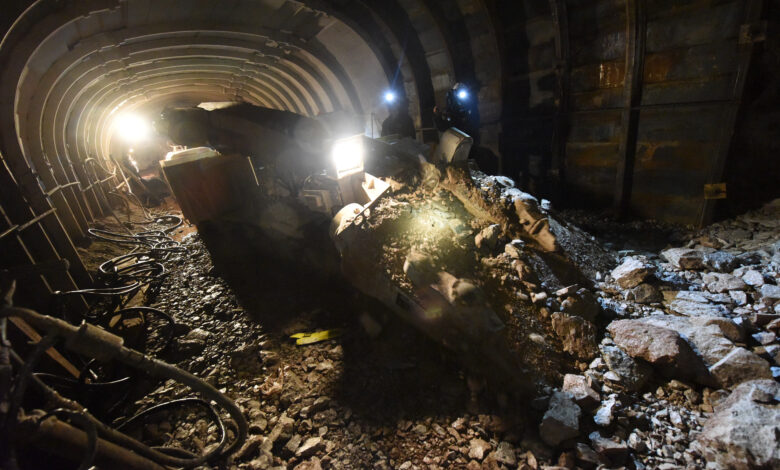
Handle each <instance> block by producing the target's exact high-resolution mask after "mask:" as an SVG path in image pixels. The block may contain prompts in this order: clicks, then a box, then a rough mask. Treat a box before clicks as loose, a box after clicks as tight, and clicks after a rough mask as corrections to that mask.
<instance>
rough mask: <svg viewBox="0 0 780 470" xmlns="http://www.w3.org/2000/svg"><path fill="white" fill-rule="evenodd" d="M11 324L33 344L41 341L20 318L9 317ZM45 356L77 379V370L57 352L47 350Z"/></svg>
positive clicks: (31, 328)
mask: <svg viewBox="0 0 780 470" xmlns="http://www.w3.org/2000/svg"><path fill="white" fill-rule="evenodd" d="M8 319H9V320H10V321H11V323H13V324H14V326H16V327H17V328H19V331H21V332H22V333H24V335H25V336H27V337H28V338H30V340H31V341H33V342H34V343H37V342H38V341H40V340H41V335H39V334H38V332H37V331H35V328H33V327H32V326H30V325H29V324H28V323H27V322H26V321H24V320H22V319H21V318H17V317H9V318H8ZM46 354H47V355H48V356H49V357H50V358H52V359H53V360H54V362H56V363H57V364H59V365H60V366H61V367H62V368H63V369H65V370H66V371H67V372H68V373H69V374H70V375H72V376H73V377H74V378H76V379H77V378H79V370H78V369H77V368H76V366H74V365H73V364H71V362H70V361H69V360H67V359H65V356H63V355H62V354H60V352H59V351H57V350H56V349H54V348H49V349H47V350H46Z"/></svg>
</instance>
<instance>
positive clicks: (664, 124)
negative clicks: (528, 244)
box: [493, 0, 778, 223]
mask: <svg viewBox="0 0 780 470" xmlns="http://www.w3.org/2000/svg"><path fill="white" fill-rule="evenodd" d="M493 3H494V11H495V12H496V21H497V22H498V23H499V24H500V25H501V32H502V34H503V41H504V44H505V48H504V52H505V62H506V67H505V88H504V89H505V97H504V103H505V108H504V127H503V128H504V135H503V136H502V153H503V156H504V159H505V165H504V168H505V169H506V171H507V173H509V174H510V175H514V176H518V175H519V176H520V179H521V180H522V181H523V182H524V184H525V186H526V187H527V188H529V189H530V190H532V191H535V192H537V193H539V194H541V195H543V196H547V197H551V198H553V199H554V200H557V201H559V203H560V204H563V205H569V206H574V207H590V208H610V207H614V208H615V209H616V211H617V212H618V213H621V214H625V213H630V214H632V215H635V216H639V217H643V218H656V219H661V220H666V221H671V222H680V223H700V222H705V221H707V220H710V217H711V215H712V209H713V207H714V202H713V201H708V200H706V199H705V196H704V186H705V184H707V183H719V182H722V181H725V180H726V179H728V178H727V176H724V172H723V168H724V166H726V168H733V167H734V166H735V165H734V163H733V159H734V158H736V157H735V152H734V147H735V145H733V141H732V139H731V138H730V137H731V134H732V133H733V132H734V131H735V129H736V130H737V132H738V136H740V135H743V134H749V135H753V140H754V141H755V140H756V139H758V140H759V141H761V139H766V140H767V141H771V140H772V139H771V138H770V137H771V136H772V135H774V136H777V135H778V131H777V129H776V128H772V127H771V124H770V122H771V118H768V117H765V118H764V119H763V120H760V122H759V123H758V127H759V128H758V129H744V128H742V127H740V125H739V123H740V122H741V120H740V119H737V117H738V114H737V113H738V112H739V111H740V104H741V101H742V97H743V89H744V83H745V79H746V74H747V73H748V72H749V70H750V68H749V66H750V64H751V60H752V59H755V56H759V57H763V56H765V55H768V54H772V52H771V51H770V50H769V49H768V48H767V44H771V43H773V42H772V40H771V38H772V37H773V35H776V29H773V28H772V27H769V28H768V35H769V38H770V39H768V40H765V36H766V35H765V34H764V33H763V31H764V25H765V23H764V21H765V19H766V16H767V10H769V11H770V12H771V11H772V10H773V8H774V9H775V10H776V9H777V7H776V6H770V7H769V8H767V7H768V6H767V5H765V2H763V1H753V0H731V1H725V0H720V1H718V0H685V1H683V0H675V1H672V0H598V1H593V0H589V1H586V0H567V1H564V0H535V1H525V2H510V1H503V0H497V1H495V2H493ZM770 24H776V23H773V22H770ZM753 61H754V60H753ZM768 62H769V63H770V64H771V63H773V64H774V65H775V66H776V65H777V62H776V60H775V62H772V58H771V57H770V59H769V60H768ZM767 67H768V68H771V66H767ZM753 73H755V72H753ZM769 80H770V78H769V77H759V78H758V79H757V80H754V81H753V82H754V83H753V86H754V87H755V86H759V87H760V86H761V84H762V83H763V84H764V85H767V84H768V85H769V86H770V88H771V81H769ZM775 87H776V82H775ZM765 114H766V113H765ZM745 116H746V112H745V110H744V109H742V114H741V117H742V118H744V117H745ZM747 116H748V118H749V116H750V115H749V113H748V114H747ZM743 140H745V139H744V138H743ZM730 149H731V152H729V150H730ZM753 149H754V150H753V151H754V152H757V155H752V154H751V156H750V158H744V152H743V153H742V154H741V156H740V157H739V158H740V159H741V160H742V161H745V162H750V164H751V165H753V166H754V167H755V168H756V169H757V170H759V171H760V168H762V167H763V168H766V165H763V166H762V165H761V161H762V159H766V158H770V156H769V155H768V154H769V153H771V152H770V151H769V148H768V147H767V146H761V144H754V145H753ZM741 150H744V149H741ZM728 155H731V156H732V158H731V159H728V162H727V156H728ZM727 163H728V164H727ZM736 166H737V167H738V166H739V165H736ZM770 169H771V165H770ZM773 171H776V167H775V168H774V169H773ZM746 173H749V171H748V172H746ZM775 175H776V173H775ZM745 177H748V175H745ZM765 179H766V178H765ZM763 184H764V185H770V183H769V181H764V182H763ZM744 187H745V185H740V184H739V182H734V181H732V184H731V185H729V189H730V191H729V192H728V196H729V197H730V198H732V199H739V198H740V197H741V198H742V199H750V198H749V197H747V196H746V195H745V194H740V192H739V191H741V190H744ZM768 193H771V190H770V191H768V192H767V191H764V193H763V194H764V198H766V197H771V194H768ZM757 199H760V198H756V202H760V201H758V200H757ZM743 207H744V204H743Z"/></svg>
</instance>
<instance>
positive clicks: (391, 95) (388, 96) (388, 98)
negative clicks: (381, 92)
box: [385, 91, 395, 103]
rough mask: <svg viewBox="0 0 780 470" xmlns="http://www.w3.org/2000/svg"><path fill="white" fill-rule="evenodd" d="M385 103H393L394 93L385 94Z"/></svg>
mask: <svg viewBox="0 0 780 470" xmlns="http://www.w3.org/2000/svg"><path fill="white" fill-rule="evenodd" d="M385 101H386V102H388V103H392V102H393V101H395V93H393V92H392V91H388V92H385Z"/></svg>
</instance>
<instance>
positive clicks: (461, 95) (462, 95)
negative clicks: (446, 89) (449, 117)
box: [457, 89, 469, 101]
mask: <svg viewBox="0 0 780 470" xmlns="http://www.w3.org/2000/svg"><path fill="white" fill-rule="evenodd" d="M457 96H458V99H459V100H461V101H463V100H465V99H466V98H468V97H469V92H468V91H466V90H464V89H461V90H459V91H458V95H457Z"/></svg>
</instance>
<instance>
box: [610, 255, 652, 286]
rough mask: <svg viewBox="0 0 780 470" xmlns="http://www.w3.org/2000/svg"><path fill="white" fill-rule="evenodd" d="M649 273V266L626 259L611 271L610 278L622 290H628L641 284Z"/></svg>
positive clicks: (635, 259)
mask: <svg viewBox="0 0 780 470" xmlns="http://www.w3.org/2000/svg"><path fill="white" fill-rule="evenodd" d="M650 273H651V269H650V266H649V265H647V264H645V263H644V262H642V261H641V260H639V259H637V258H632V257H628V258H626V259H624V260H623V262H622V263H621V264H620V266H618V267H617V268H615V269H613V270H612V278H613V279H614V280H615V282H617V283H618V285H619V286H620V287H622V288H623V289H630V288H632V287H636V286H638V285H639V284H641V283H642V282H643V281H644V280H645V279H647V276H649V275H650Z"/></svg>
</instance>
